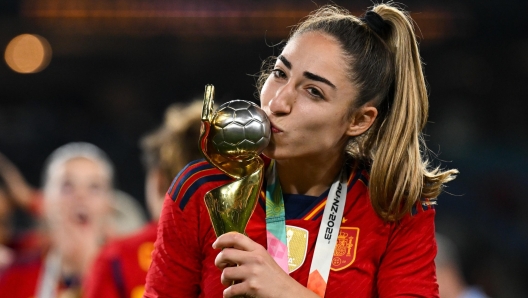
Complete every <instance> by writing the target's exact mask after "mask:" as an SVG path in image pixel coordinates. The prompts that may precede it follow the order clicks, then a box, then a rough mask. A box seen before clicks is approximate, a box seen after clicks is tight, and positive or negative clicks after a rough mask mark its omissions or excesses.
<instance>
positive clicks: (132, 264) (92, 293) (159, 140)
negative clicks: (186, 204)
mask: <svg viewBox="0 0 528 298" xmlns="http://www.w3.org/2000/svg"><path fill="white" fill-rule="evenodd" d="M201 111H202V102H201V101H198V102H192V103H190V104H188V105H183V104H175V105H172V106H170V107H169V108H168V109H167V111H166V114H165V122H164V123H163V125H162V126H161V127H159V128H158V129H157V130H155V131H153V132H152V133H150V134H148V135H146V136H145V137H143V138H142V139H141V142H140V146H141V150H142V154H143V164H144V166H145V171H146V177H145V198H146V203H147V207H148V210H149V213H150V215H151V219H152V220H151V222H150V223H149V224H148V225H147V226H146V227H145V228H144V229H143V230H141V231H139V232H138V233H136V234H134V235H131V236H129V237H126V238H123V239H120V240H116V241H113V242H110V243H109V244H108V245H107V246H106V247H105V248H104V249H103V250H102V252H101V254H100V255H99V257H98V258H97V261H96V262H95V264H94V266H93V267H92V270H90V276H89V277H88V278H87V280H86V284H85V286H84V295H83V297H85V298H86V297H88V298H89V297H93V298H99V297H105V298H112V297H123V298H125V297H126V298H129V297H132V298H136V297H138V298H139V297H143V292H144V284H145V277H146V275H147V270H148V268H149V266H150V260H151V258H150V255H151V253H152V250H153V248H154V241H155V240H156V233H157V222H158V219H159V216H160V212H161V206H162V204H163V198H164V197H165V194H166V192H167V189H168V188H169V186H170V182H171V180H172V179H173V178H174V177H175V176H176V174H178V172H179V171H180V170H181V169H182V168H183V167H184V166H185V165H186V164H187V163H188V162H190V161H192V160H195V159H198V158H202V155H201V151H200V150H199V148H198V145H197V140H198V137H199V132H200V124H201V122H200V117H201Z"/></svg>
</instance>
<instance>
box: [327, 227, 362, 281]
mask: <svg viewBox="0 0 528 298" xmlns="http://www.w3.org/2000/svg"><path fill="white" fill-rule="evenodd" d="M358 238H359V228H349V227H343V226H342V227H341V228H340V229H339V236H337V243H336V247H335V250H334V257H333V258H332V266H331V267H330V269H332V270H333V271H340V270H343V269H345V268H347V267H348V266H350V265H352V263H354V260H355V259H356V251H357V243H358Z"/></svg>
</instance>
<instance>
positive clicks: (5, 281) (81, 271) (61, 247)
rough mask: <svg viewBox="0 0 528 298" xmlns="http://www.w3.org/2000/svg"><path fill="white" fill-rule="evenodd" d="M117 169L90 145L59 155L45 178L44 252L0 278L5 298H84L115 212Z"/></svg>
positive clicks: (56, 153) (67, 147) (69, 146)
mask: <svg viewBox="0 0 528 298" xmlns="http://www.w3.org/2000/svg"><path fill="white" fill-rule="evenodd" d="M113 176H114V169H113V166H112V164H111V162H110V160H109V159H108V157H107V155H106V154H105V153H104V152H103V151H102V150H101V149H99V148H98V147H96V146H95V145H93V144H89V143H69V144H66V145H64V146H62V147H60V148H58V149H56V150H55V151H54V152H53V153H52V154H51V155H50V157H48V160H47V162H46V165H45V169H44V175H43V184H42V192H43V207H42V208H43V214H42V217H43V218H42V220H43V222H44V225H45V227H44V229H45V233H46V235H47V238H48V239H49V240H48V241H49V245H48V246H47V247H46V248H45V250H44V251H43V252H41V253H40V254H37V255H33V256H25V257H23V258H21V259H20V260H17V262H15V263H14V264H13V265H12V266H11V267H10V268H9V269H7V271H6V272H5V274H4V275H3V276H2V277H1V278H0V293H2V297H12V298H18V297H20V298H28V297H35V298H56V297H80V284H81V281H82V279H83V278H84V276H85V274H86V273H87V270H88V268H89V267H90V266H91V263H92V262H93V260H94V258H95V256H96V254H97V253H98V251H99V249H100V247H101V245H102V244H103V243H104V241H105V240H106V233H105V230H106V229H107V228H108V223H109V221H108V219H109V214H110V210H111V207H110V206H111V200H112V195H113V188H112V184H113Z"/></svg>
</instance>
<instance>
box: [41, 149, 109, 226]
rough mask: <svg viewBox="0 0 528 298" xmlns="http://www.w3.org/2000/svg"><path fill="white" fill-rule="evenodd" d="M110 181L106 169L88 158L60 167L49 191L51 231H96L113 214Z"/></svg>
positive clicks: (47, 206) (48, 184)
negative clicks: (110, 211) (66, 227)
mask: <svg viewBox="0 0 528 298" xmlns="http://www.w3.org/2000/svg"><path fill="white" fill-rule="evenodd" d="M110 184H111V182H110V177H109V174H108V172H107V170H106V169H105V167H104V166H103V165H102V164H101V163H100V162H96V161H94V160H91V159H88V158H81V157H80V158H73V159H70V160H68V161H66V162H65V163H63V164H61V165H59V166H57V167H56V169H55V170H54V171H53V172H52V173H51V174H50V177H49V180H48V182H47V185H46V189H45V204H46V213H47V218H48V221H49V223H50V226H51V228H61V229H62V228H64V226H63V225H68V226H69V227H70V228H72V227H79V228H80V227H94V226H98V225H100V224H102V222H103V221H104V219H105V218H106V217H107V215H108V212H109V206H110V205H109V204H110V196H111V185H110Z"/></svg>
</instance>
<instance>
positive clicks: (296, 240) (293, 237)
mask: <svg viewBox="0 0 528 298" xmlns="http://www.w3.org/2000/svg"><path fill="white" fill-rule="evenodd" d="M286 241H287V242H288V243H287V244H288V269H289V271H290V273H292V272H293V271H295V270H297V269H299V267H301V266H302V264H304V260H305V259H306V250H307V248H308V231H307V230H305V229H303V228H299V227H294V226H286Z"/></svg>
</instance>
